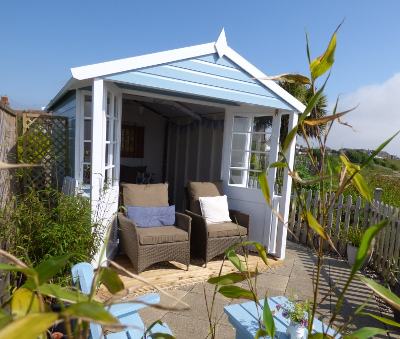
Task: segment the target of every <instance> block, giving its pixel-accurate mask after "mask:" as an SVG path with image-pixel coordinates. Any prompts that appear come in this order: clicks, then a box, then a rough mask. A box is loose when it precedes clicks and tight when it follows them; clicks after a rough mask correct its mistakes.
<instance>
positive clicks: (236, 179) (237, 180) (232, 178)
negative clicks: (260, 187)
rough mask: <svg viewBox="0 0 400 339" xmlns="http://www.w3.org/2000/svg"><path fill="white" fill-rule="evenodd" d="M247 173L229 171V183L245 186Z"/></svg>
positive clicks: (234, 170) (243, 171)
mask: <svg viewBox="0 0 400 339" xmlns="http://www.w3.org/2000/svg"><path fill="white" fill-rule="evenodd" d="M246 179H247V171H245V170H236V169H231V170H230V175H229V183H230V184H232V185H241V186H244V185H246Z"/></svg>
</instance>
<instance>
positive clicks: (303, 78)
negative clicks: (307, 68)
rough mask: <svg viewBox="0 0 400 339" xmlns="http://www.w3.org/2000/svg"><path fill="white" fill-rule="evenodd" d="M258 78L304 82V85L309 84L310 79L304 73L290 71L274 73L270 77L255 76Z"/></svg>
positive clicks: (296, 82) (293, 82) (295, 82)
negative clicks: (291, 72)
mask: <svg viewBox="0 0 400 339" xmlns="http://www.w3.org/2000/svg"><path fill="white" fill-rule="evenodd" d="M255 79H258V80H272V81H284V82H288V83H292V84H305V85H310V84H311V81H310V79H309V78H308V77H306V76H305V75H301V74H290V73H285V74H280V75H275V76H270V77H261V78H255Z"/></svg>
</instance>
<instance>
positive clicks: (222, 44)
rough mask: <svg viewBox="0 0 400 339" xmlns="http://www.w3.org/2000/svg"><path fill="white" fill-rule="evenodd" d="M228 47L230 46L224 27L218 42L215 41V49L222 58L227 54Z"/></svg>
mask: <svg viewBox="0 0 400 339" xmlns="http://www.w3.org/2000/svg"><path fill="white" fill-rule="evenodd" d="M227 47H228V43H227V42H226V35H225V29H224V28H223V29H222V31H221V34H220V35H219V37H218V40H217V42H216V43H215V49H216V51H217V53H218V56H219V57H220V58H222V57H223V56H224V55H225V51H226V48H227Z"/></svg>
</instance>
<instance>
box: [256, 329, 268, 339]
mask: <svg viewBox="0 0 400 339" xmlns="http://www.w3.org/2000/svg"><path fill="white" fill-rule="evenodd" d="M266 336H268V332H267V331H266V330H264V329H263V328H260V329H259V330H258V331H257V332H256V335H255V336H254V339H258V338H263V337H266Z"/></svg>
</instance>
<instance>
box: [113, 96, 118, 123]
mask: <svg viewBox="0 0 400 339" xmlns="http://www.w3.org/2000/svg"><path fill="white" fill-rule="evenodd" d="M117 113H118V106H117V97H114V117H115V118H117V117H118V114H117Z"/></svg>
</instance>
